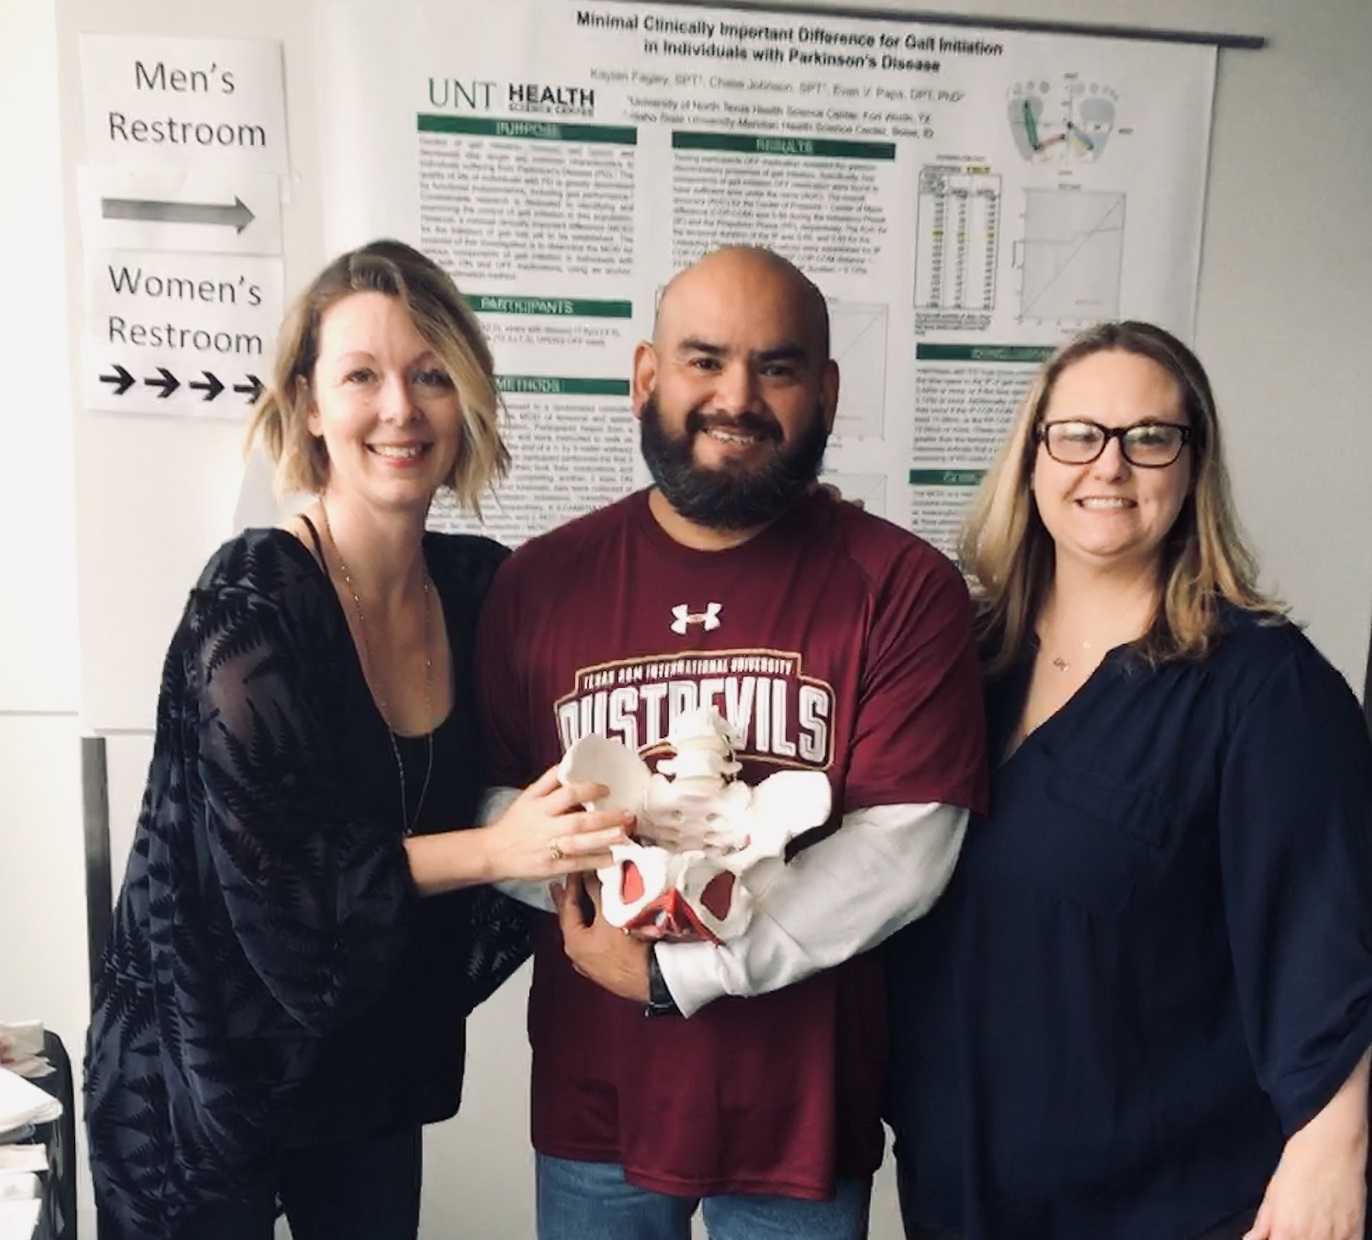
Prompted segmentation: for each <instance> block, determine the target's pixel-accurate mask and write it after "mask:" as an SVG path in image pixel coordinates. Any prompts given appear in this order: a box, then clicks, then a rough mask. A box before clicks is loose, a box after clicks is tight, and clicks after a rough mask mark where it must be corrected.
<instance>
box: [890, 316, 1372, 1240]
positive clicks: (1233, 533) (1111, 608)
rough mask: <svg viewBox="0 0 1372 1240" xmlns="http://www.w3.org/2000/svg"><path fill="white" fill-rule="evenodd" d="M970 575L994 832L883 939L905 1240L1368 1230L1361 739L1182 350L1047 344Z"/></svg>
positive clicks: (1368, 982)
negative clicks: (1241, 508) (889, 939)
mask: <svg viewBox="0 0 1372 1240" xmlns="http://www.w3.org/2000/svg"><path fill="white" fill-rule="evenodd" d="M964 557H965V566H966V567H967V568H968V569H970V571H971V572H972V573H973V575H974V576H975V578H976V581H977V582H978V583H979V586H980V594H981V602H982V613H981V614H982V627H981V638H982V652H983V660H984V666H985V670H986V672H987V679H988V690H987V692H988V725H989V730H990V736H989V746H988V749H989V752H990V754H991V755H992V762H993V766H994V770H993V782H992V796H991V813H990V815H989V818H988V819H987V820H986V821H984V822H982V823H980V824H973V826H972V827H971V828H969V831H968V835H967V840H966V843H965V844H964V847H963V854H962V859H961V861H960V863H959V866H958V870H957V871H956V873H955V874H954V877H953V881H952V883H951V885H950V887H949V889H948V891H947V892H946V893H945V895H944V897H943V900H942V902H941V903H940V904H939V905H938V906H937V907H936V908H935V909H934V911H933V912H932V913H931V914H930V915H929V916H928V917H926V918H924V919H923V920H922V921H920V922H919V923H917V924H916V925H915V926H913V927H911V928H910V930H908V931H907V932H906V933H905V934H904V935H903V936H902V937H901V938H900V939H899V940H897V941H895V942H894V944H893V950H892V952H891V958H890V966H891V983H892V1008H893V1010H892V1036H893V1051H894V1059H895V1062H894V1086H893V1092H892V1098H891V1108H890V1111H891V1115H890V1118H891V1120H892V1123H893V1125H894V1128H895V1131H896V1136H897V1156H898V1160H899V1168H900V1173H901V1190H902V1206H903V1214H904V1218H905V1223H906V1232H907V1235H908V1236H911V1237H939V1236H961V1237H966V1238H967V1240H974V1238H977V1240H979V1238H987V1237H993V1238H994V1240H1019V1238H1024V1240H1028V1238H1030V1237H1032V1238H1033V1240H1102V1238H1106V1237H1108V1238H1110V1240H1144V1238H1147V1240H1160V1238H1166V1240H1190V1238H1192V1237H1200V1236H1207V1237H1214V1238H1215V1240H1219V1238H1227V1240H1239V1238H1240V1237H1249V1238H1250V1240H1269V1238H1271V1240H1276V1238H1281V1240H1289V1238H1297V1237H1299V1238H1309V1240H1315V1238H1318V1240H1349V1238H1351V1237H1355V1236H1356V1237H1361V1236H1362V1234H1363V1222H1364V1213H1365V1197H1366V1193H1365V1180H1364V1170H1365V1165H1366V1160H1367V1099H1368V1047H1369V1045H1372V752H1369V748H1370V747H1369V744H1368V737H1367V732H1366V727H1365V724H1364V722H1363V719H1362V715H1361V712H1360V710H1359V708H1358V705H1357V703H1356V701H1355V700H1354V698H1353V695H1352V694H1351V693H1350V692H1349V690H1348V687H1347V686H1346V685H1345V684H1344V682H1343V681H1342V679H1341V678H1340V677H1339V675H1338V674H1337V673H1336V672H1335V671H1334V670H1333V669H1332V668H1331V667H1330V666H1329V665H1328V664H1327V663H1326V662H1325V661H1324V660H1323V659H1322V658H1321V657H1320V655H1319V654H1318V653H1317V652H1316V651H1315V649H1314V647H1313V646H1311V644H1310V643H1309V642H1308V641H1307V640H1306V639H1305V638H1304V637H1303V636H1302V635H1301V633H1300V632H1299V631H1298V630H1297V629H1296V628H1295V627H1293V626H1292V625H1291V624H1289V623H1287V622H1286V621H1285V620H1284V619H1283V618H1282V615H1281V612H1280V610H1279V609H1278V608H1277V607H1276V606H1275V605H1274V604H1273V603H1272V602H1271V601H1269V600H1268V599H1266V598H1265V597H1264V596H1263V595H1262V594H1261V593H1260V592H1259V590H1258V587H1257V585H1256V584H1255V570H1254V565H1253V561H1252V559H1251V557H1250V556H1249V555H1248V553H1247V552H1246V551H1245V549H1244V547H1243V543H1242V541H1241V539H1240V536H1239V533H1238V529H1237V526H1236V522H1235V519H1234V517H1233V514H1232V511H1231V507H1230V501H1229V496H1228V487H1227V484H1226V478H1225V468H1224V458H1223V454H1222V452H1221V449H1220V431H1219V425H1218V422H1217V420H1216V414H1215V406H1214V401H1213V398H1212V396H1211V390H1210V384H1209V382H1208V380H1207V379H1206V376H1205V372H1204V371H1203V370H1202V368H1201V366H1200V363H1199V362H1198V361H1197V360H1196V358H1195V357H1194V356H1193V355H1192V354H1191V352H1190V351H1189V350H1188V349H1187V348H1186V347H1185V346H1183V345H1182V344H1181V343H1180V342H1179V341H1178V340H1176V339H1175V338H1173V337H1172V336H1170V335H1169V334H1168V333H1166V332H1164V331H1161V330H1160V329H1158V328H1156V327H1152V326H1150V325H1148V324H1144V323H1112V324H1107V325H1104V326H1102V327H1098V328H1095V329H1093V330H1091V331H1088V332H1086V333H1085V334H1084V335H1082V336H1080V337H1079V338H1077V339H1076V340H1074V341H1072V342H1071V343H1070V344H1068V345H1066V346H1065V347H1064V348H1063V349H1062V350H1061V351H1059V352H1058V354H1057V355H1056V356H1055V357H1054V358H1052V359H1051V360H1050V361H1049V362H1048V363H1047V365H1046V367H1045V369H1044V371H1043V373H1042V375H1041V376H1040V378H1039V379H1038V381H1037V382H1036V383H1035V385H1034V386H1033V388H1032V390H1031V391H1030V393H1029V396H1028V398H1027V400H1026V402H1025V404H1024V407H1023V409H1022V411H1021V414H1020V417H1019V419H1018V421H1017V423H1016V425H1015V427H1014V430H1013V432H1012V434H1011V437H1010V440H1009V442H1008V444H1007V445H1006V446H1005V449H1004V450H1003V452H1002V454H1001V457H1000V459H999V461H998V462H997V464H996V466H995V468H994V469H993V470H992V471H991V472H990V474H989V475H988V477H987V478H986V480H985V484H984V487H983V490H982V492H981V496H980V501H979V503H978V505H977V507H976V510H975V513H974V515H973V517H972V519H971V522H970V527H969V529H968V531H967V535H966V540H965V545H964Z"/></svg>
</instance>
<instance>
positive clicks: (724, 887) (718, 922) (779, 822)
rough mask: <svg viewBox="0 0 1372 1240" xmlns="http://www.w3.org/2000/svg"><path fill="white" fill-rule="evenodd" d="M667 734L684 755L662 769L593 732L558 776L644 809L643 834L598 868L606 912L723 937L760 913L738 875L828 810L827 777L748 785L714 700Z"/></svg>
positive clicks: (783, 777) (796, 774)
mask: <svg viewBox="0 0 1372 1240" xmlns="http://www.w3.org/2000/svg"><path fill="white" fill-rule="evenodd" d="M667 741H668V744H670V745H671V747H672V749H673V750H674V751H675V756H674V757H671V758H664V759H663V760H662V761H661V762H659V763H658V765H657V770H658V773H657V774H653V773H652V772H650V771H649V770H648V767H647V765H646V764H645V763H644V761H643V759H641V758H640V757H639V756H638V755H637V754H636V753H634V752H633V751H632V750H631V749H629V748H627V747H626V746H625V745H624V744H623V743H621V742H620V741H611V740H606V739H605V737H603V736H596V735H591V736H584V737H582V738H581V740H579V741H577V742H576V744H574V745H573V746H572V747H571V748H570V749H569V750H568V751H567V754H566V757H564V758H563V759H562V762H561V764H560V765H559V766H558V768H557V773H558V777H559V778H560V779H561V780H562V782H563V783H564V784H566V783H571V782H573V781H579V780H586V781H589V782H591V783H598V784H604V785H606V787H608V788H609V790H610V792H609V795H608V796H607V797H605V798H604V799H603V800H601V801H597V802H595V803H594V804H593V805H592V806H590V808H592V809H608V810H626V809H627V810H629V811H631V812H632V813H633V814H635V815H637V818H638V826H637V829H636V832H635V835H636V839H635V840H634V841H632V842H630V843H628V844H617V845H615V846H614V847H613V848H612V849H611V850H610V851H611V853H612V855H613V856H614V860H615V864H614V865H612V866H607V867H606V868H605V869H602V870H599V871H598V874H599V876H600V883H601V908H602V910H603V912H604V914H605V919H606V920H607V921H608V922H610V924H611V925H615V926H623V927H624V928H625V929H629V930H636V929H642V928H644V927H648V926H652V927H654V928H655V930H656V931H657V933H658V935H659V936H660V937H663V938H666V939H673V940H683V939H696V940H705V941H709V942H716V943H719V942H723V941H724V940H726V939H731V938H733V937H735V936H736V935H738V934H740V933H742V931H743V930H744V928H745V927H746V926H747V925H748V921H749V919H750V918H751V916H752V910H753V893H752V892H751V891H750V890H749V889H748V887H747V885H746V884H745V883H742V882H739V881H738V880H739V879H740V878H741V877H742V876H743V875H744V873H745V872H746V871H748V870H749V869H751V868H752V867H753V866H754V865H756V864H757V863H758V862H759V861H762V860H765V859H767V858H769V857H780V856H781V855H782V853H783V851H784V850H785V848H786V844H787V842H788V841H789V840H790V839H791V838H792V837H793V836H795V835H798V834H800V832H802V831H808V830H809V829H810V828H811V827H817V826H819V825H820V824H821V823H822V822H824V821H825V820H826V819H827V818H828V817H829V805H830V792H829V780H828V778H827V777H826V776H825V775H823V774H821V773H820V772H819V771H783V772H781V773H779V774H776V775H770V776H768V777H767V778H766V779H764V780H763V781H762V782H761V783H760V784H758V785H757V787H756V788H750V787H749V786H748V785H747V784H745V783H744V782H743V781H742V780H740V779H738V778H737V775H738V772H739V771H740V769H742V768H741V767H740V764H739V763H738V762H736V761H735V760H734V749H735V747H736V744H737V741H736V739H735V737H734V733H733V731H732V729H731V728H730V727H729V724H728V723H727V722H726V721H725V720H724V718H723V717H722V716H721V715H720V713H719V712H718V711H717V710H715V709H714V708H713V707H708V706H707V707H702V708H701V709H699V710H693V711H688V712H686V713H685V714H682V715H679V716H678V717H677V719H676V720H675V722H674V723H673V724H672V729H671V731H670V732H669V733H668V735H667ZM668 775H670V776H671V777H672V778H671V779H670V780H668V779H667V776H668Z"/></svg>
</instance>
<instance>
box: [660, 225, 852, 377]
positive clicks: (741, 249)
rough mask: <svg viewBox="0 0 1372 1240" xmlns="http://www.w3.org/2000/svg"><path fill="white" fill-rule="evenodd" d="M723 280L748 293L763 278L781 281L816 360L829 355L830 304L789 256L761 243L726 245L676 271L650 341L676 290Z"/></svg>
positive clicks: (668, 315) (667, 314) (663, 324)
mask: <svg viewBox="0 0 1372 1240" xmlns="http://www.w3.org/2000/svg"><path fill="white" fill-rule="evenodd" d="M714 280H723V281H726V282H729V283H732V284H735V285H736V286H738V287H739V288H740V292H741V295H743V296H747V295H748V291H749V289H750V288H756V287H758V285H759V284H760V283H761V282H763V281H771V282H778V281H779V282H780V284H781V286H782V288H783V289H784V290H785V292H786V293H787V294H788V295H789V296H790V297H793V298H794V304H795V305H796V307H797V308H798V309H799V311H800V318H801V321H802V322H803V323H804V324H805V325H806V328H807V329H808V335H809V340H808V341H806V343H807V344H809V345H811V346H812V347H813V348H814V349H815V353H816V356H815V360H816V361H821V362H822V361H827V360H828V357H829V307H828V304H827V303H826V302H825V300H824V294H823V293H821V292H820V291H819V289H818V288H817V287H816V286H815V283H814V281H812V280H811V279H810V278H809V276H807V275H806V274H805V273H804V272H803V271H801V269H800V268H799V267H797V266H796V265H795V264H794V263H793V262H791V260H790V259H788V258H783V257H782V256H781V255H780V254H778V253H777V252H776V251H775V250H769V249H767V248H766V247H765V246H760V245H726V246H722V247H721V248H719V249H718V250H712V251H711V252H710V253H709V254H706V255H705V257H704V258H702V259H700V260H699V261H698V262H695V263H692V264H691V266H689V267H686V268H684V269H683V270H681V271H679V272H677V274H676V275H674V276H673V277H672V278H671V279H670V280H669V281H667V287H666V288H664V289H663V290H662V296H661V297H660V298H658V303H657V314H656V316H655V317H654V319H653V341H654V343H656V344H661V343H662V340H663V335H662V333H663V330H664V328H665V327H666V326H667V325H668V324H670V323H671V321H672V300H673V297H674V295H675V294H676V293H678V292H681V291H684V290H686V289H688V288H689V287H690V286H691V285H692V284H695V283H698V282H701V281H714Z"/></svg>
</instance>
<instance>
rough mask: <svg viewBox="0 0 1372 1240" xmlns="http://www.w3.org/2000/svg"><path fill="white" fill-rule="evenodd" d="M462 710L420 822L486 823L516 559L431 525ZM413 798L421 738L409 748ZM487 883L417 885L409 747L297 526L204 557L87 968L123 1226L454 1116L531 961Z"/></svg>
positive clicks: (93, 1149)
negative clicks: (501, 613) (479, 695)
mask: <svg viewBox="0 0 1372 1240" xmlns="http://www.w3.org/2000/svg"><path fill="white" fill-rule="evenodd" d="M424 553H425V559H426V561H427V563H428V568H429V573H430V575H431V577H432V579H433V582H434V586H435V588H436V590H437V592H438V595H439V597H440V599H441V600H442V603H443V612H444V619H445V622H446V627H447V632H448V642H449V645H450V647H451V650H452V655H453V669H454V701H453V711H452V713H451V714H450V715H449V717H448V719H447V720H446V721H445V722H444V723H443V724H441V725H440V727H439V728H438V729H436V730H435V732H434V738H433V742H434V757H433V771H432V782H431V784H430V787H429V790H428V794H427V796H426V798H425V800H424V806H423V812H422V814H421V816H420V819H419V822H418V824H417V830H419V831H421V832H424V831H439V830H450V829H452V828H454V827H457V826H460V825H462V824H465V823H470V822H472V821H473V818H474V815H475V809H476V802H477V797H478V795H479V791H480V788H481V778H480V772H479V769H478V765H477V759H476V751H477V744H476V737H475V733H474V729H473V725H472V710H471V704H470V703H471V684H472V660H473V633H474V629H475V623H476V614H477V610H478V607H479V604H480V602H481V599H482V597H483V595H484V594H485V591H486V587H487V585H488V584H489V582H490V578H491V576H492V574H493V573H494V571H495V569H496V566H497V565H498V564H499V562H500V560H501V559H502V558H503V555H504V551H503V549H502V548H500V547H499V546H497V545H496V544H495V543H492V542H490V541H489V540H487V539H482V538H468V537H448V536H443V535H436V534H430V535H428V536H427V537H426V538H425V543H424ZM400 747H401V751H402V753H401V756H402V761H404V762H406V764H407V766H406V779H407V786H408V788H409V789H410V790H411V791H410V798H411V799H410V805H411V806H413V804H414V802H415V801H416V800H417V799H418V797H417V793H416V792H415V791H414V790H415V789H417V788H418V787H419V786H420V785H421V784H422V782H423V779H424V772H425V768H426V767H427V765H428V763H427V752H426V749H427V746H426V745H425V744H424V743H423V742H421V741H416V740H407V739H403V738H402V741H401V746H400ZM529 923H530V915H529V914H527V913H526V912H525V911H524V910H523V908H522V906H518V905H516V904H514V903H513V902H512V901H509V900H507V899H506V898H505V897H503V896H500V895H499V894H497V893H496V892H494V891H493V890H492V889H491V888H487V887H477V888H470V889H467V890H464V891H458V892H452V893H449V894H447V895H443V896H436V897H433V898H431V899H425V900H420V899H419V898H418V897H417V895H416V893H415V890H414V884H413V882H412V880H411V878H410V872H409V865H408V863H407V860H406V855H405V851H404V846H403V827H402V822H401V812H400V798H399V779H398V775H397V771H396V767H395V756H394V754H393V752H392V750H391V746H390V742H389V740H388V739H387V735H386V726H385V722H384V721H383V719H382V718H381V715H380V713H379V712H378V710H377V708H376V704H375V702H374V701H373V699H372V696H371V693H370V691H369V690H368V688H367V684H366V680H365V678H364V677H363V674H362V667H361V663H360V662H359V660H358V657H357V651H356V648H355V647H354V646H353V643H352V639H351V637H350V636H349V633H348V628H347V622H346V618H345V616H344V614H343V610H342V608H341V606H340V604H339V600H338V596H337V594H336V592H335V591H334V588H333V586H332V585H331V584H330V583H329V581H328V579H327V578H326V577H325V576H324V574H323V573H322V572H321V571H320V569H319V566H318V565H317V563H316V562H315V560H314V558H313V557H312V556H311V555H310V553H309V552H308V551H307V550H305V548H304V547H303V546H302V545H301V544H300V543H299V542H298V541H297V540H296V539H295V538H294V537H292V536H291V535H290V534H288V533H286V532H284V531H282V530H249V531H247V532H246V533H244V534H242V535H240V536H239V537H238V538H235V539H233V540H232V541H231V542H228V543H226V544H225V545H224V546H223V547H222V548H221V549H220V550H219V551H218V552H216V554H215V555H214V556H213V557H212V558H211V560H210V562H209V564H208V565H207V566H206V567H205V570H204V572H203V573H202V574H201V577H200V580H199V582H198V583H197V584H196V586H195V588H194V589H193V590H192V591H191V593H190V598H189V600H188V601H187V604H186V609H185V612H184V614H183V616H182V619H181V623H180V624H179V625H178V627H177V630H176V633H175V635H174V636H173V638H172V642H171V647H170V649H169V650H168V652H167V658H166V662H165V664H164V668H163V678H162V686H161V693H160V694H159V697H158V705H157V729H156V734H155V738H154V743H153V757H152V764H151V767H150V769H149V771H148V784H147V791H146V793H145V796H144V799H143V806H142V811H141V813H140V815H139V821H138V828H137V831H136V833H135V836H134V842H133V851H132V853H131V855H130V857H129V862H128V868H127V870H126V871H125V876H124V884H123V888H122V890H121V891H120V895H119V900H118V902H117V905H116V907H115V911H114V925H113V930H112V933H111V938H110V943H109V946H108V948H107V949H106V952H105V955H104V958H103V960H102V961H101V964H100V969H99V973H98V976H97V979H96V982H95V995H94V1005H93V1012H92V1015H91V1028H90V1034H89V1039H88V1048H87V1062H86V1121H87V1125H88V1129H89V1135H90V1158H91V1170H92V1173H93V1178H94V1180H95V1185H96V1191H97V1196H98V1198H99V1201H100V1204H101V1207H102V1210H103V1212H104V1214H105V1216H106V1217H105V1222H106V1224H107V1229H109V1230H110V1236H111V1240H122V1238H123V1237H126V1236H127V1237H139V1238H140V1240H150V1238H153V1237H161V1236H166V1235H169V1234H171V1233H173V1232H174V1231H175V1229H176V1227H177V1225H178V1224H179V1223H180V1222H181V1220H182V1219H183V1218H184V1217H185V1216H187V1215H188V1214H190V1213H191V1212H193V1211H194V1210H195V1209H196V1208H197V1207H198V1206H199V1205H201V1204H203V1203H205V1202H207V1201H210V1200H213V1199H215V1198H221V1197H224V1196H227V1195H229V1194H232V1193H234V1192H235V1191H237V1190H240V1189H242V1188H244V1187H246V1186H249V1185H251V1184H254V1183H256V1182H257V1181H258V1180H259V1179H262V1178H265V1177H269V1176H270V1175H271V1174H272V1161H273V1158H274V1156H275V1154H276V1152H277V1151H278V1150H280V1149H281V1148H282V1147H284V1146H288V1145H302V1144H316V1143H323V1142H327V1141H333V1140H339V1139H345V1138H356V1137H360V1136H364V1135H369V1134H372V1133H376V1132H381V1131H385V1130H387V1129H393V1128H395V1127H397V1126H400V1125H408V1124H418V1123H423V1122H427V1121H430V1120H436V1119H441V1118H444V1117H446V1116H448V1115H451V1114H452V1113H453V1111H455V1110H456V1109H457V1104H458V1096H459V1092H460V1087H461V1081H462V1060H463V1050H464V1040H463V1019H464V1017H465V1016H466V1014H467V1013H468V1012H469V1011H470V1010H471V1009H472V1008H473V1007H474V1006H475V1005H476V1004H477V1003H478V1002H480V1001H481V1000H482V999H483V998H484V997H485V996H486V995H487V994H489V993H490V991H491V990H493V989H494V988H495V987H496V986H497V985H498V984H499V983H500V981H501V980H503V979H504V978H505V977H506V976H507V975H508V974H509V973H510V972H511V971H512V970H513V969H514V968H515V967H516V966H517V965H518V964H519V963H520V961H521V960H523V958H524V957H525V956H526V955H527V954H528V951H529V928H530V925H529Z"/></svg>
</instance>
